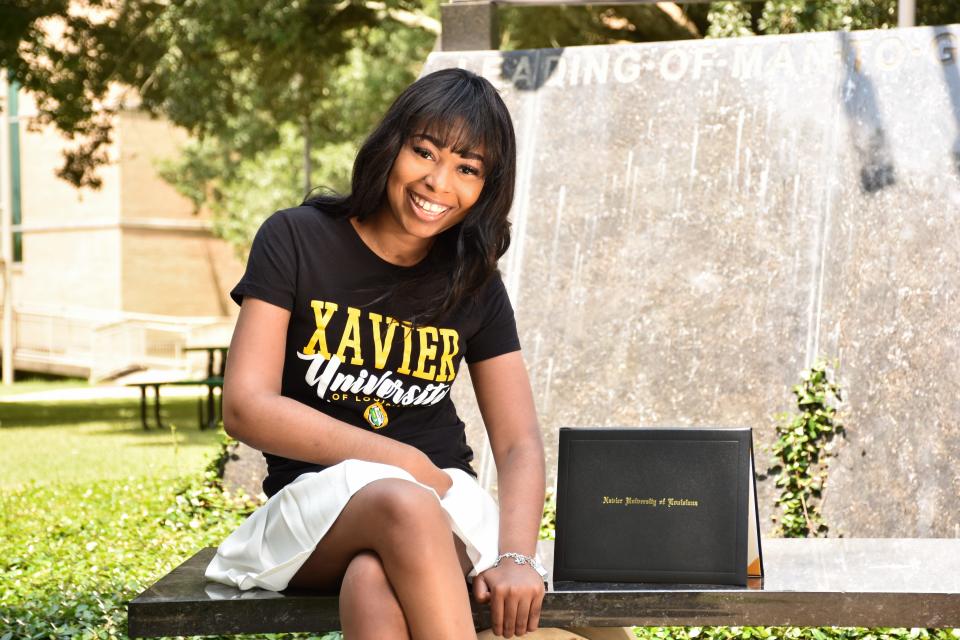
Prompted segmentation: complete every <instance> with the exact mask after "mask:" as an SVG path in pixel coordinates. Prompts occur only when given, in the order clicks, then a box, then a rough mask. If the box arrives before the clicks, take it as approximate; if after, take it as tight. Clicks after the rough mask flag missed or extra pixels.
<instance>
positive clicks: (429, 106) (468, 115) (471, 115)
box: [404, 81, 506, 171]
mask: <svg viewBox="0 0 960 640" xmlns="http://www.w3.org/2000/svg"><path fill="white" fill-rule="evenodd" d="M447 89H448V90H447V91H444V92H443V93H442V94H441V95H433V96H430V95H423V96H422V98H423V99H422V100H420V101H418V102H420V104H418V105H416V107H418V108H416V109H415V110H413V111H412V113H410V114H409V118H408V120H407V126H405V127H404V134H405V135H404V138H405V139H408V138H410V137H411V136H416V135H420V134H425V135H427V136H429V137H431V138H434V139H435V140H437V141H439V142H440V143H441V146H442V147H446V148H449V149H450V150H451V151H453V152H454V153H457V154H460V155H463V154H464V153H466V152H474V153H479V152H480V149H481V148H482V150H483V152H482V154H481V155H482V156H483V163H484V168H485V170H486V171H492V170H496V169H497V168H498V167H500V166H501V159H502V158H503V154H504V148H503V145H504V140H505V137H506V135H505V132H504V131H503V130H502V129H503V117H502V115H500V114H499V113H498V112H497V111H496V105H495V104H491V101H490V99H489V95H488V94H487V93H486V92H485V91H483V90H482V88H481V87H478V86H476V85H474V83H471V82H469V81H467V82H462V83H457V86H454V87H447ZM424 93H425V94H429V93H432V92H424Z"/></svg>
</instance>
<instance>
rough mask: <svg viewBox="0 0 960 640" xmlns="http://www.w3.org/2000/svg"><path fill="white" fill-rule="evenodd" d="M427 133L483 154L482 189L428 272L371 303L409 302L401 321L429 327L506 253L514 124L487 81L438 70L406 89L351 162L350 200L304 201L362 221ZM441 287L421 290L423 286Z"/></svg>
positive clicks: (434, 253) (444, 237) (443, 240)
mask: <svg viewBox="0 0 960 640" xmlns="http://www.w3.org/2000/svg"><path fill="white" fill-rule="evenodd" d="M420 133H427V134H429V135H430V136H432V137H434V138H436V139H437V140H439V141H440V142H442V143H443V144H442V146H444V147H449V148H450V149H452V150H453V151H454V152H456V153H460V152H462V151H466V150H469V149H477V148H479V147H480V146H481V145H482V146H483V148H484V153H483V156H484V162H483V164H484V183H483V189H482V190H481V192H480V196H479V197H478V198H477V201H476V202H475V203H474V205H473V206H472V207H471V209H470V212H469V213H468V214H467V217H466V218H464V219H463V221H461V222H460V223H459V224H457V225H455V226H454V227H452V228H450V229H448V230H446V231H444V232H443V233H441V234H440V235H439V236H438V237H437V238H436V240H435V242H434V245H433V247H432V248H431V255H430V261H429V262H430V264H431V266H432V268H431V269H430V270H429V271H428V272H427V273H426V274H425V275H423V276H421V277H418V278H415V279H413V280H406V281H403V282H400V283H396V284H394V285H392V286H390V288H389V289H388V290H387V291H386V292H384V293H383V294H382V295H380V296H379V297H378V298H377V299H376V300H375V302H378V301H381V300H385V299H389V300H397V299H410V298H411V292H413V291H423V290H424V289H429V290H432V291H433V292H434V293H433V294H428V295H427V296H426V297H414V299H415V302H414V304H415V309H414V310H413V311H412V312H411V313H410V316H409V317H408V318H405V319H406V320H408V321H410V322H413V323H415V324H421V323H424V324H425V323H431V322H435V321H437V320H438V319H440V318H442V317H444V316H446V314H448V313H449V312H450V311H452V310H453V309H455V308H456V307H457V306H458V305H459V304H460V303H461V302H462V301H464V300H467V299H470V298H471V297H472V296H474V295H475V294H476V293H478V292H479V291H480V289H481V288H482V287H483V286H484V285H485V284H487V282H488V281H489V279H490V278H491V276H493V275H494V274H495V273H496V272H497V260H498V259H499V258H500V256H502V255H503V254H504V252H506V250H507V247H509V246H510V222H509V220H508V219H507V216H508V214H509V213H510V206H511V205H512V203H513V189H514V180H515V177H516V164H517V158H516V156H517V150H516V138H515V136H514V132H513V123H512V121H511V119H510V113H509V111H507V107H506V105H505V104H504V103H503V100H502V99H501V98H500V95H499V94H498V93H497V90H496V89H495V88H494V87H493V85H492V84H490V82H489V81H488V80H486V79H485V78H483V77H481V76H478V75H476V74H475V73H472V72H470V71H467V70H465V69H442V70H440V71H435V72H433V73H430V74H428V75H426V76H424V77H422V78H420V79H419V80H417V81H416V82H414V83H413V84H411V85H410V86H409V87H407V88H406V89H405V90H404V91H403V93H401V94H400V96H399V97H398V98H397V99H396V100H395V101H394V103H393V104H392V105H391V106H390V108H389V109H388V110H387V113H386V114H385V115H384V117H383V120H381V121H380V124H378V125H377V127H376V128H375V129H374V130H373V132H372V133H371V134H370V135H369V137H367V139H366V141H365V142H364V143H363V145H362V146H361V147H360V150H359V151H358V152H357V157H356V160H355V161H354V163H353V178H352V181H351V191H350V193H349V194H347V195H344V196H340V195H330V194H324V195H319V196H314V197H308V198H307V200H305V201H304V204H306V205H312V206H314V207H316V208H317V209H319V210H320V211H321V212H323V213H324V214H326V215H330V216H334V217H337V218H352V217H356V218H357V219H358V220H359V221H361V222H362V221H363V220H364V219H366V218H367V217H368V216H370V215H373V214H374V213H376V212H377V211H378V210H379V209H380V208H381V207H382V206H383V205H384V202H385V199H386V187H387V178H388V176H389V174H390V170H391V168H392V167H393V163H394V160H395V159H396V157H397V154H398V153H399V152H400V150H401V148H402V147H403V145H404V144H405V143H406V142H407V141H408V140H409V138H410V137H411V136H413V135H416V134H420ZM437 280H439V281H440V282H441V286H439V287H422V285H423V284H424V283H425V282H427V281H437Z"/></svg>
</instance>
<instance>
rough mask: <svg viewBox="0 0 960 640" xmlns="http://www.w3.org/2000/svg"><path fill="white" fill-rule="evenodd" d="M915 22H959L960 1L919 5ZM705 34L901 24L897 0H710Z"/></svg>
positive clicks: (717, 35)
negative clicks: (734, 0) (815, 0)
mask: <svg viewBox="0 0 960 640" xmlns="http://www.w3.org/2000/svg"><path fill="white" fill-rule="evenodd" d="M916 4H917V7H916V24H918V25H940V24H949V23H954V22H960V5H957V3H956V2H952V1H951V0H931V1H927V2H918V3H916ZM708 22H709V23H710V26H709V28H708V29H707V37H711V38H729V37H739V36H749V35H754V34H756V35H766V34H774V33H802V32H808V31H839V30H846V31H852V30H859V29H890V28H893V27H896V26H897V2H896V0H870V1H869V2H865V1H864V0H831V1H830V2H810V1H809V0H766V2H764V3H762V4H761V3H759V2H756V3H749V2H729V1H725V2H712V3H710V9H709V17H708Z"/></svg>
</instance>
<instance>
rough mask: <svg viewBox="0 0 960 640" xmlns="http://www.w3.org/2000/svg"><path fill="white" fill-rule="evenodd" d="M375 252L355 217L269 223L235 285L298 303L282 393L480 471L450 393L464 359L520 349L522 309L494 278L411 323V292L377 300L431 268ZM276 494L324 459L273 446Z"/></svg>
mask: <svg viewBox="0 0 960 640" xmlns="http://www.w3.org/2000/svg"><path fill="white" fill-rule="evenodd" d="M433 259H434V258H433V257H432V256H428V257H427V258H425V259H424V260H423V261H422V262H421V263H420V264H418V265H415V266H413V267H399V266H397V265H393V264H390V263H388V262H386V261H385V260H383V259H381V258H380V257H379V256H378V255H377V254H375V253H374V252H373V251H372V250H370V248H369V247H367V245H366V244H364V242H363V240H361V239H360V236H359V235H357V232H356V230H355V229H354V228H353V225H352V224H351V223H350V221H349V220H348V219H334V218H332V217H330V216H327V215H325V214H324V213H322V212H320V211H318V210H317V209H316V208H314V207H310V206H301V207H297V208H294V209H286V210H283V211H278V212H277V213H274V214H273V215H272V216H270V217H269V218H268V219H267V220H266V221H265V222H264V223H263V225H262V226H261V227H260V230H259V231H258V232H257V235H256V237H255V238H254V241H253V246H252V247H251V250H250V257H249V260H248V262H247V269H246V273H244V275H243V278H242V279H241V280H240V282H239V283H238V284H237V286H236V287H234V289H233V291H231V292H230V295H231V297H232V298H233V299H234V300H235V301H236V302H237V304H240V303H241V302H242V300H243V298H244V297H245V296H251V297H253V298H258V299H260V300H263V301H265V302H269V303H271V304H274V305H276V306H278V307H283V308H284V309H287V310H288V311H290V313H291V315H290V324H289V327H288V330H287V340H286V354H285V359H284V365H283V382H282V387H281V394H282V395H284V396H286V397H288V398H293V399H294V400H297V401H299V402H302V403H304V404H307V405H309V406H311V407H313V408H315V409H318V410H319V411H322V412H323V413H325V414H327V415H329V416H332V417H334V418H337V419H338V420H342V421H343V422H347V423H349V424H352V425H354V426H356V427H359V428H361V429H367V430H369V431H372V432H374V433H377V434H380V435H384V436H387V437H389V438H394V439H395V440H399V441H401V442H404V443H407V444H410V445H412V446H415V447H417V448H418V449H420V450H421V451H423V452H424V453H426V454H427V456H429V458H430V460H431V461H432V462H433V463H434V464H435V465H437V466H438V467H440V468H446V467H455V468H459V469H462V470H464V471H466V472H468V473H471V474H473V475H476V474H475V473H474V472H473V470H472V469H471V468H470V461H471V460H472V459H473V452H472V451H471V449H470V447H469V446H468V445H467V440H466V435H465V432H464V424H463V421H462V420H460V418H459V417H458V416H457V412H456V408H455V407H454V406H453V401H452V400H451V398H450V386H451V384H453V381H454V379H455V378H456V376H457V372H458V370H459V365H460V361H461V359H463V358H466V361H467V362H468V363H473V362H477V361H480V360H484V359H487V358H492V357H494V356H498V355H501V354H504V353H508V352H511V351H517V350H518V349H519V348H520V342H519V340H518V339H517V329H516V324H515V322H514V317H513V308H512V307H511V306H510V300H509V298H508V297H507V293H506V290H505V289H504V286H503V281H502V280H501V278H500V277H499V275H496V276H495V277H493V278H491V279H490V282H489V283H488V285H486V286H485V287H484V289H483V291H482V292H481V293H480V294H479V295H478V296H476V297H475V298H474V299H472V300H469V301H465V302H464V303H463V304H462V305H460V307H459V308H457V309H455V310H454V311H453V312H452V313H451V314H449V315H448V316H447V318H445V319H444V320H443V321H442V322H440V323H438V326H416V327H410V326H409V325H407V324H405V323H403V322H402V321H401V319H403V318H407V317H409V309H404V308H403V306H404V305H403V303H402V301H392V302H391V301H387V302H380V303H377V302H373V301H374V300H376V299H377V298H380V297H382V294H383V293H384V291H385V290H386V287H389V286H391V285H393V284H395V283H398V282H401V281H403V280H404V279H409V278H416V277H418V276H422V275H423V274H424V273H425V272H426V271H427V270H429V269H430V268H431V267H433V268H435V267H436V265H435V264H433V262H432V261H433ZM264 456H265V457H266V459H267V470H268V473H267V477H266V478H265V479H264V481H263V489H264V492H265V493H266V494H267V495H268V496H272V495H273V494H275V493H276V492H277V491H279V490H280V489H281V488H283V487H284V486H285V485H286V484H288V483H290V482H292V481H293V480H294V479H296V477H297V476H299V475H300V474H302V473H305V472H307V471H319V470H321V469H323V468H324V467H323V466H322V465H318V464H314V463H309V462H303V461H299V460H291V459H289V458H283V457H280V456H276V455H271V454H266V453H265V454H264Z"/></svg>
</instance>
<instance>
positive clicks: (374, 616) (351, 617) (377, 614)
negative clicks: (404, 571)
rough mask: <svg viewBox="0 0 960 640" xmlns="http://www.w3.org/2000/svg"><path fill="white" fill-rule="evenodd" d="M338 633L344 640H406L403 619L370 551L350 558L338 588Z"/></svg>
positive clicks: (394, 594) (387, 582) (408, 639)
mask: <svg viewBox="0 0 960 640" xmlns="http://www.w3.org/2000/svg"><path fill="white" fill-rule="evenodd" d="M340 629H341V630H342V631H343V635H344V638H345V639H346V640H410V631H409V629H407V619H406V617H405V616H404V615H403V609H401V608H400V602H399V601H398V600H397V594H396V592H395V591H394V590H393V586H392V585H391V584H390V581H389V580H388V579H387V574H386V572H385V571H384V569H383V563H382V562H380V557H379V556H378V555H377V554H375V553H373V552H372V551H364V552H362V553H359V554H357V555H356V556H354V558H353V560H351V561H350V564H349V565H348V566H347V572H346V574H344V576H343V583H342V584H341V586H340Z"/></svg>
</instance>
